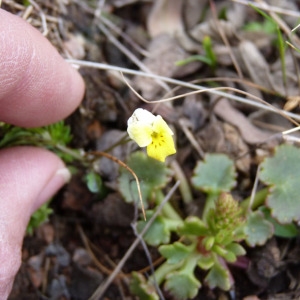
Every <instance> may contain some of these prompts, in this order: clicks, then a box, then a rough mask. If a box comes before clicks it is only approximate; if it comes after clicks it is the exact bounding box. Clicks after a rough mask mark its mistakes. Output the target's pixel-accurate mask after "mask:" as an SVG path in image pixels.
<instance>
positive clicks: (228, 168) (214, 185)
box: [192, 154, 236, 194]
mask: <svg viewBox="0 0 300 300" xmlns="http://www.w3.org/2000/svg"><path fill="white" fill-rule="evenodd" d="M192 184H193V185H194V187H195V188H197V189H199V190H202V191H205V192H206V193H209V194H219V193H221V192H229V191H230V190H231V189H232V188H233V187H234V186H235V184H236V182H235V169H234V163H233V161H232V160H231V159H229V158H228V157H227V156H226V155H225V154H207V155H206V156H205V160H204V162H202V161H200V162H198V163H197V166H196V168H195V170H194V176H193V177H192Z"/></svg>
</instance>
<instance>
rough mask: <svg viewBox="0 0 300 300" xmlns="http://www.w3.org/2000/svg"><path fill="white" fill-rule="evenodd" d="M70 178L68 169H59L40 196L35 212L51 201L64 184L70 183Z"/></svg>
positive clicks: (34, 208)
mask: <svg viewBox="0 0 300 300" xmlns="http://www.w3.org/2000/svg"><path fill="white" fill-rule="evenodd" d="M70 178H71V173H70V171H69V170H68V169H67V168H65V167H63V168H61V169H58V170H57V171H56V173H55V174H54V176H53V177H52V178H51V179H50V180H49V181H48V183H47V184H46V185H45V186H44V188H43V189H42V190H41V193H40V194H39V195H38V197H37V199H36V201H35V205H34V207H33V211H35V210H36V209H38V208H39V207H40V206H41V205H42V204H44V203H45V202H46V201H48V200H50V199H51V198H52V197H53V196H54V195H55V193H56V192H57V191H58V190H59V189H60V188H61V187H62V186H63V185H64V184H66V183H67V182H69V181H70Z"/></svg>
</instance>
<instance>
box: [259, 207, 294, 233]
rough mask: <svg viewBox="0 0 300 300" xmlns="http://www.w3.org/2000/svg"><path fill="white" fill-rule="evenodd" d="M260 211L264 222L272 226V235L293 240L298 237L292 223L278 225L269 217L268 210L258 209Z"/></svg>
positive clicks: (265, 208) (264, 208)
mask: <svg viewBox="0 0 300 300" xmlns="http://www.w3.org/2000/svg"><path fill="white" fill-rule="evenodd" d="M259 210H260V211H262V212H263V214H264V215H265V218H266V220H268V221H269V222H271V223H272V224H273V226H274V235H276V236H279V237H282V238H293V237H296V236H298V235H299V230H298V228H297V226H296V225H295V224H294V223H290V224H280V223H278V222H277V221H276V220H275V219H274V218H272V216H271V212H270V210H269V209H268V208H267V207H265V206H262V207H260V208H259Z"/></svg>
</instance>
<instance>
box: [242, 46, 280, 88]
mask: <svg viewBox="0 0 300 300" xmlns="http://www.w3.org/2000/svg"><path fill="white" fill-rule="evenodd" d="M239 50H240V56H241V59H242V62H243V65H242V66H243V69H244V71H246V72H247V73H248V75H249V76H250V78H251V79H252V80H253V82H255V83H256V84H259V85H262V86H264V87H266V88H268V89H273V88H274V84H273V80H272V76H271V73H270V70H269V65H268V63H267V62H266V60H265V58H264V56H263V55H262V54H261V53H260V51H259V50H258V49H257V47H256V46H255V44H253V43H252V42H250V41H242V42H241V43H240V45H239ZM275 90H276V89H275Z"/></svg>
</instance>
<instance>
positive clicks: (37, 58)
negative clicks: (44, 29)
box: [0, 9, 84, 127]
mask: <svg viewBox="0 0 300 300" xmlns="http://www.w3.org/2000/svg"><path fill="white" fill-rule="evenodd" d="M0 70H1V72H0V107H1V108H0V121H4V122H6V123H10V124H14V125H18V126H25V127H34V126H42V125H47V124H50V123H53V122H56V121H58V120H61V119H63V118H65V117H66V116H67V115H69V114H70V113H71V112H72V111H74V110H75V108H76V107H77V106H78V105H79V102H80V101H81V99H82V97H83V92H84V83H83V80H82V78H81V76H80V75H79V73H78V72H77V71H76V70H75V69H74V68H72V67H71V66H70V65H69V64H68V63H66V62H65V61H64V60H63V58H62V57H61V56H60V55H59V54H58V52H57V51H56V50H55V49H54V47H53V46H52V45H51V44H50V43H49V42H48V40H47V39H46V38H44V37H43V36H42V34H41V33H40V32H38V31H37V30H36V29H35V28H33V27H32V26H31V25H29V24H28V23H26V22H25V21H24V20H22V19H21V18H19V17H17V16H14V15H12V14H10V13H8V12H6V11H4V10H2V9H0Z"/></svg>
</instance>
